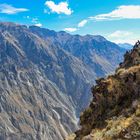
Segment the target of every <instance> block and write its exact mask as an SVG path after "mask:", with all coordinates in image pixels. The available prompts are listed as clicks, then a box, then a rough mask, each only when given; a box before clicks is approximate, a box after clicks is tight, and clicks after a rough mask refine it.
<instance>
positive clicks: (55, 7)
mask: <svg viewBox="0 0 140 140" xmlns="http://www.w3.org/2000/svg"><path fill="white" fill-rule="evenodd" d="M45 5H46V6H47V7H48V8H49V9H50V11H51V12H53V13H57V14H65V15H71V14H72V12H73V11H72V10H71V9H70V8H69V5H68V3H67V2H60V3H58V4H55V3H54V2H53V1H46V2H45Z"/></svg>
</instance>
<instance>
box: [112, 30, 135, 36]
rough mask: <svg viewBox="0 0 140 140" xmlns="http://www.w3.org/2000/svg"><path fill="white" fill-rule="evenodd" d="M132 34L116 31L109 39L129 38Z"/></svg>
mask: <svg viewBox="0 0 140 140" xmlns="http://www.w3.org/2000/svg"><path fill="white" fill-rule="evenodd" d="M132 34H133V33H132V32H128V31H119V30H118V31H115V32H113V33H112V34H110V35H109V37H111V38H119V37H127V36H130V35H132Z"/></svg>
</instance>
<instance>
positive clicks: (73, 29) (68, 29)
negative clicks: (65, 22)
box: [64, 28, 78, 32]
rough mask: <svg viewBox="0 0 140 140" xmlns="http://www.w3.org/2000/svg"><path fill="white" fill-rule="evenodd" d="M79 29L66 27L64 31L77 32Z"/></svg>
mask: <svg viewBox="0 0 140 140" xmlns="http://www.w3.org/2000/svg"><path fill="white" fill-rule="evenodd" d="M77 30H78V29H77V28H65V29H64V31H67V32H75V31H77Z"/></svg>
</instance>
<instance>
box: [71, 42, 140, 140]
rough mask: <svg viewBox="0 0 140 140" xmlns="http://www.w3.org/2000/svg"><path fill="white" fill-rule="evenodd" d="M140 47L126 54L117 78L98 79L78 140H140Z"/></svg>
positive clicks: (83, 117) (138, 45)
mask: <svg viewBox="0 0 140 140" xmlns="http://www.w3.org/2000/svg"><path fill="white" fill-rule="evenodd" d="M139 51H140V44H139V43H138V44H136V45H135V46H134V49H133V50H131V51H130V52H127V53H126V55H125V59H124V62H123V63H121V64H120V67H119V68H118V69H117V70H116V73H115V74H114V75H111V76H108V77H107V78H106V79H104V78H102V79H99V80H97V82H96V83H97V85H96V86H94V87H93V88H92V93H93V100H92V102H91V104H90V106H89V108H87V109H86V110H85V111H84V112H83V114H82V115H81V117H80V124H81V129H80V130H79V131H77V132H76V136H75V138H73V139H75V140H114V139H115V140H116V139H118V140H124V139H131V140H132V139H136V140H138V139H140V123H139V121H140V116H139V112H140V53H139Z"/></svg>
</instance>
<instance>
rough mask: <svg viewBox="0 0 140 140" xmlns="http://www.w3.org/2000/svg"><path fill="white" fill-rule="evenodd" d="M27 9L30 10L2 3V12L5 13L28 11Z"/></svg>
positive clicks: (0, 8) (0, 10) (0, 6)
mask: <svg viewBox="0 0 140 140" xmlns="http://www.w3.org/2000/svg"><path fill="white" fill-rule="evenodd" d="M26 11H29V10H28V9H26V8H16V7H13V6H12V5H8V4H0V13H3V14H16V13H20V12H26Z"/></svg>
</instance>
